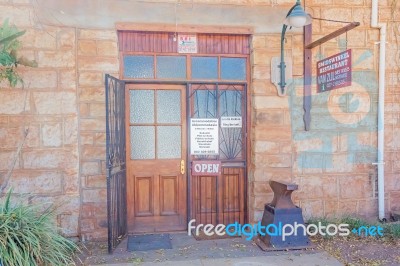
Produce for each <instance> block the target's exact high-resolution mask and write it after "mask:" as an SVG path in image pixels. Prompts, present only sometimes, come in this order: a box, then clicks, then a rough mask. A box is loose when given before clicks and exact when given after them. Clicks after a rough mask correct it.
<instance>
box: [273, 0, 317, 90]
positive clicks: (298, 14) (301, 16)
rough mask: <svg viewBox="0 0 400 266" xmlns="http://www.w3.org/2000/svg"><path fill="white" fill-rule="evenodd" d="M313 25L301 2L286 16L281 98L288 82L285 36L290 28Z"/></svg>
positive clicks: (283, 31) (283, 32)
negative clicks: (286, 76) (286, 78)
mask: <svg viewBox="0 0 400 266" xmlns="http://www.w3.org/2000/svg"><path fill="white" fill-rule="evenodd" d="M309 24H311V16H310V15H308V14H307V13H306V12H304V9H303V8H302V6H301V3H300V0H297V1H296V4H295V5H294V6H293V7H292V8H291V9H290V10H289V12H288V14H287V15H286V19H285V20H284V21H283V27H282V34H281V62H280V64H279V68H280V81H279V86H280V88H281V92H280V93H279V95H280V96H283V95H285V94H286V81H285V68H286V64H285V56H284V46H285V34H286V29H287V27H288V26H290V27H296V28H300V27H303V26H306V25H309Z"/></svg>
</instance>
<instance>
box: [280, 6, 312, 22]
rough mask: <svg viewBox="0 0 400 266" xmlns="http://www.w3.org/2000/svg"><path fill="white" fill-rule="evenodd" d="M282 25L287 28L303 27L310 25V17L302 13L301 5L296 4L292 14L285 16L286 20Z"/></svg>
mask: <svg viewBox="0 0 400 266" xmlns="http://www.w3.org/2000/svg"><path fill="white" fill-rule="evenodd" d="M283 24H286V25H288V26H292V27H296V28H300V27H303V26H305V25H309V24H311V16H310V15H308V14H307V13H306V12H304V10H303V8H302V7H301V5H299V4H297V5H296V6H295V7H294V8H293V10H292V12H290V14H288V15H287V16H286V19H285V20H284V21H283Z"/></svg>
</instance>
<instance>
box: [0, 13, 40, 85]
mask: <svg viewBox="0 0 400 266" xmlns="http://www.w3.org/2000/svg"><path fill="white" fill-rule="evenodd" d="M24 34H25V31H20V30H18V29H17V27H15V26H14V25H10V24H9V23H8V19H6V20H5V21H4V23H3V25H1V27H0V82H1V81H3V80H4V79H6V80H8V82H9V84H10V86H11V87H15V86H16V85H17V83H18V82H21V83H23V81H22V79H21V77H20V76H19V75H18V73H17V71H16V68H17V66H18V65H24V66H29V67H37V63H36V61H31V60H28V59H27V58H26V57H24V56H18V55H17V51H18V49H19V48H20V45H21V42H20V41H19V40H18V38H19V37H21V36H22V35H24Z"/></svg>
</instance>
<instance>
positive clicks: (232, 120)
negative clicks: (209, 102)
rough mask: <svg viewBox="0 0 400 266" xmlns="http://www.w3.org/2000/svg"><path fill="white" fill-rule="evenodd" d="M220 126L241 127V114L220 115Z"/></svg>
mask: <svg viewBox="0 0 400 266" xmlns="http://www.w3.org/2000/svg"><path fill="white" fill-rule="evenodd" d="M221 127H240V128H241V127H242V117H241V116H221Z"/></svg>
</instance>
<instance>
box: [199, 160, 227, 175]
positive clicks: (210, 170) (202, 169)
mask: <svg viewBox="0 0 400 266" xmlns="http://www.w3.org/2000/svg"><path fill="white" fill-rule="evenodd" d="M220 174H221V161H193V162H192V175H207V176H217V175H220Z"/></svg>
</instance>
